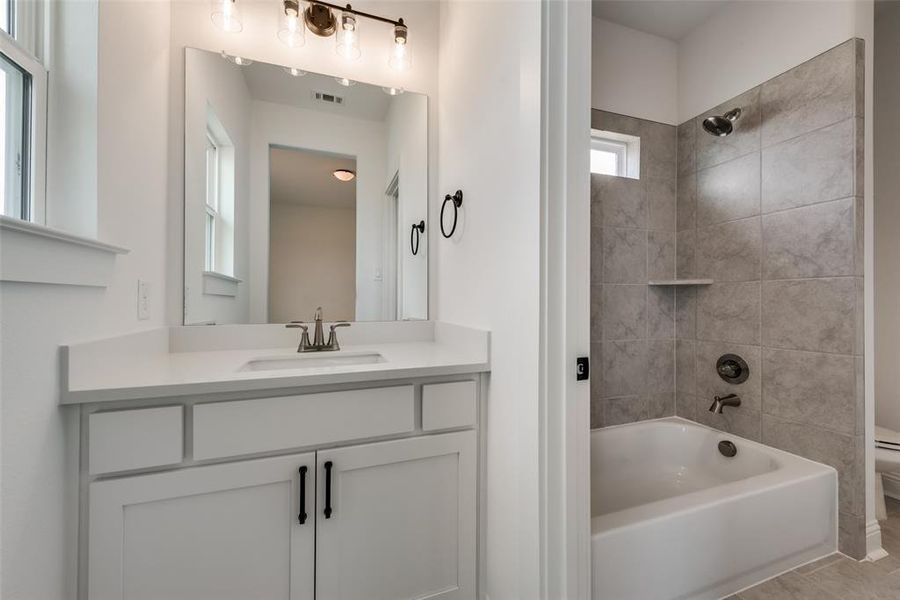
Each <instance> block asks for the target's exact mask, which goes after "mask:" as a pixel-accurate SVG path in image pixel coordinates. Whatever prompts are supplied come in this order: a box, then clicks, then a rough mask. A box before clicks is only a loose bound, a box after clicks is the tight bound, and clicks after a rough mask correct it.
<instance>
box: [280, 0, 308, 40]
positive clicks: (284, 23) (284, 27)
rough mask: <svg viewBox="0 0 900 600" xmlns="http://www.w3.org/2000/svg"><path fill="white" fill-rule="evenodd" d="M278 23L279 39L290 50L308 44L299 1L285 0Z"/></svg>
mask: <svg viewBox="0 0 900 600" xmlns="http://www.w3.org/2000/svg"><path fill="white" fill-rule="evenodd" d="M280 12H281V16H280V17H279V22H278V39H279V40H281V42H282V43H283V44H284V45H285V46H287V47H288V48H299V47H301V46H303V45H304V44H306V27H305V26H304V25H303V23H302V22H301V21H300V3H299V2H298V0H284V2H283V3H282V10H281V11H280Z"/></svg>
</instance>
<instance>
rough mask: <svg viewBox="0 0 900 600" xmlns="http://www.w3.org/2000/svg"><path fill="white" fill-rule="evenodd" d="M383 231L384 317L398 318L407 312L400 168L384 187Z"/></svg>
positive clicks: (386, 318) (387, 319)
mask: <svg viewBox="0 0 900 600" xmlns="http://www.w3.org/2000/svg"><path fill="white" fill-rule="evenodd" d="M382 214H383V215H384V221H383V232H382V235H383V237H384V245H383V247H384V253H383V258H382V266H381V271H382V294H381V295H382V317H383V318H384V320H385V321H395V320H399V319H400V318H401V315H402V314H403V306H402V302H403V294H402V289H403V260H402V259H401V257H402V253H403V250H402V248H403V240H402V232H401V230H400V216H401V215H402V214H403V213H402V211H401V210H400V171H397V172H396V173H394V175H393V177H391V181H390V182H389V183H388V186H387V188H386V189H385V190H384V211H383V212H382Z"/></svg>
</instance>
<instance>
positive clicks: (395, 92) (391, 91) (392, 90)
mask: <svg viewBox="0 0 900 600" xmlns="http://www.w3.org/2000/svg"><path fill="white" fill-rule="evenodd" d="M381 90H382V91H383V92H384V93H385V94H387V95H388V96H399V95H400V94H402V93H403V92H404V91H405V90H404V89H403V88H396V87H383V88H381Z"/></svg>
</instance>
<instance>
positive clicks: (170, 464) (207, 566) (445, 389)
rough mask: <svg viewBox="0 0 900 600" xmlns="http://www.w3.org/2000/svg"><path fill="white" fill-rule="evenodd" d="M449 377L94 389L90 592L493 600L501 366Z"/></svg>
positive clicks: (105, 599) (89, 443)
mask: <svg viewBox="0 0 900 600" xmlns="http://www.w3.org/2000/svg"><path fill="white" fill-rule="evenodd" d="M385 353H386V356H390V354H389V353H388V352H387V351H385ZM449 370H450V371H457V372H453V373H449V374H445V375H440V374H438V375H429V376H424V377H409V376H405V377H401V378H397V379H390V378H387V379H382V380H377V381H370V382H354V383H340V382H337V383H334V384H330V385H315V386H299V387H295V388H285V389H272V390H262V391H259V390H257V391H254V390H242V391H238V392H221V393H213V394H209V393H200V394H183V395H168V396H165V397H159V398H153V397H145V398H141V399H125V400H104V401H98V402H87V401H84V400H85V398H86V397H87V395H86V394H79V396H78V398H79V399H80V401H79V402H78V404H79V410H80V425H81V435H80V444H81V452H80V457H81V458H80V463H81V465H80V466H81V468H80V501H81V523H80V552H79V563H80V571H79V572H80V581H79V590H80V596H79V597H80V598H81V599H82V600H123V599H125V598H127V599H128V600H159V599H160V598H165V599H167V600H178V599H184V600H187V599H191V600H202V599H216V600H247V599H249V598H265V599H275V598H284V599H287V600H313V599H328V600H336V599H343V598H346V599H362V598H366V599H370V598H371V599H375V598H385V599H388V598H421V597H428V598H436V599H437V598H439V599H447V600H449V599H469V598H474V597H476V564H477V556H478V551H477V546H478V544H477V531H476V523H477V517H476V515H477V506H478V504H479V501H478V497H479V492H478V490H479V485H478V480H479V472H480V468H479V456H480V452H479V447H480V446H481V444H482V443H483V439H482V437H481V435H480V430H479V422H480V420H481V419H480V414H481V410H482V408H481V407H482V403H481V398H482V396H483V394H482V388H483V386H484V377H485V372H486V369H485V368H484V367H467V368H465V369H460V368H456V369H449ZM460 370H463V371H465V370H468V371H469V372H458V371H460ZM336 378H337V379H340V378H339V377H338V376H336ZM100 396H102V397H104V398H106V396H103V395H102V394H101V395H100Z"/></svg>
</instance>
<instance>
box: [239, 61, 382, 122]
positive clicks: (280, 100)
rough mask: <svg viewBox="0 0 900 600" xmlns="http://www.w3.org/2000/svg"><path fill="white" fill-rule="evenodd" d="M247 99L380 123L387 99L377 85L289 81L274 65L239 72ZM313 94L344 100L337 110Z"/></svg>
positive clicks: (315, 78) (311, 77)
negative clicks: (245, 89)
mask: <svg viewBox="0 0 900 600" xmlns="http://www.w3.org/2000/svg"><path fill="white" fill-rule="evenodd" d="M241 72H242V73H243V75H244V81H245V82H246V83H247V89H248V90H249V91H250V96H251V97H253V98H254V99H256V100H263V101H266V102H274V103H277V104H287V105H288V106H296V107H298V108H306V109H309V110H318V111H324V112H328V113H332V114H337V115H344V116H347V117H354V118H357V119H366V120H369V121H384V119H385V116H386V115H387V110H388V107H390V105H391V96H388V95H387V94H385V93H384V91H383V90H382V89H381V88H380V87H379V86H377V85H369V84H367V83H357V84H356V85H352V86H350V87H344V86H342V85H340V84H339V83H338V82H337V81H335V79H334V77H329V76H327V75H319V74H317V73H307V74H306V75H304V76H302V77H292V76H291V75H288V74H287V73H286V72H285V71H284V69H283V68H282V67H280V66H277V65H270V64H268V63H262V62H255V63H253V64H250V65H247V66H245V67H242V68H241ZM313 92H325V93H328V94H334V95H336V96H341V97H343V98H344V103H343V104H341V105H340V106H335V105H333V104H326V103H324V102H321V101H319V100H315V99H314V98H313Z"/></svg>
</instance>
